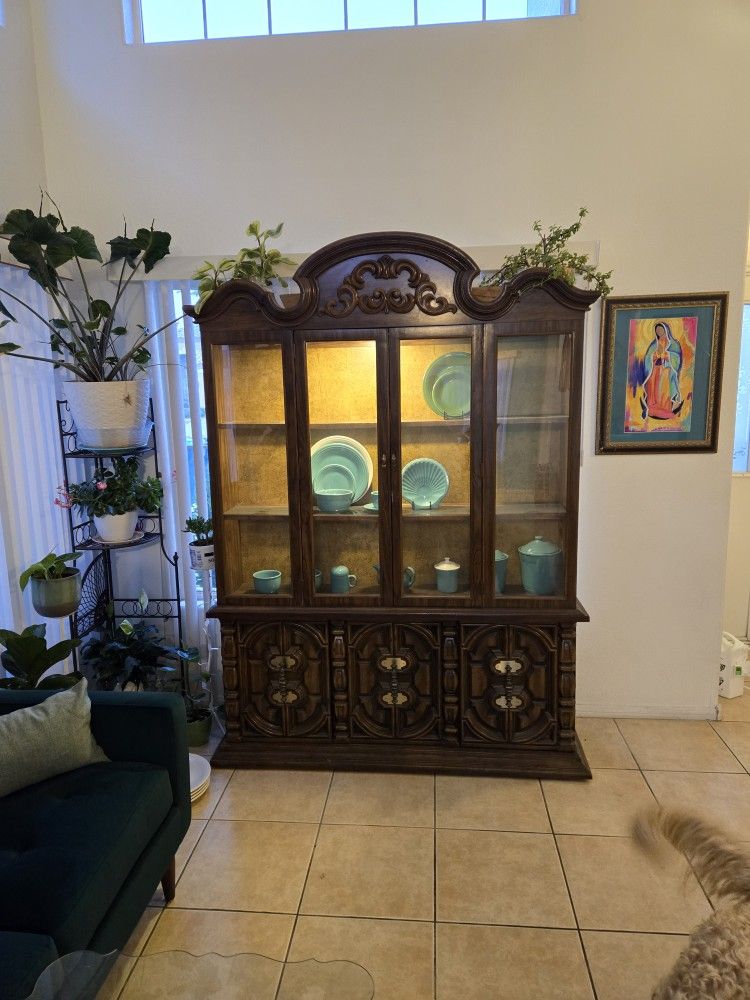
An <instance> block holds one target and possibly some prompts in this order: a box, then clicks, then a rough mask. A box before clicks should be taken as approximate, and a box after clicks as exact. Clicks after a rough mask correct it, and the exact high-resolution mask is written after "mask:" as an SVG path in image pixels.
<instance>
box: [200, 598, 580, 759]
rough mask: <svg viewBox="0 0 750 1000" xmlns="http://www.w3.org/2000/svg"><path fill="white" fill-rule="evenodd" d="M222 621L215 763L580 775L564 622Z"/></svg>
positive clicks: (571, 645)
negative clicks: (222, 724) (222, 712)
mask: <svg viewBox="0 0 750 1000" xmlns="http://www.w3.org/2000/svg"><path fill="white" fill-rule="evenodd" d="M221 617H222V651H223V663H224V688H225V698H226V713H227V735H226V737H225V738H224V740H223V741H222V743H221V744H220V746H219V748H218V749H217V751H216V753H215V754H214V757H213V764H214V766H218V767H239V768H294V769H301V768H307V769H338V770H342V769H344V770H369V771H417V772H419V771H430V772H433V771H437V772H440V773H444V774H470V775H500V776H507V777H546V778H589V777H591V771H590V769H589V766H588V763H587V761H586V758H585V755H584V753H583V751H582V749H581V745H580V742H579V740H578V739H577V737H576V733H575V625H574V624H570V623H568V622H565V623H560V622H551V623H549V624H538V623H534V624H529V623H518V624H516V623H508V622H502V623H499V624H498V623H493V622H483V623H472V622H471V621H468V620H467V621H419V622H415V621H405V620H398V619H393V620H387V619H383V618H379V619H378V620H377V621H335V620H331V619H328V618H323V617H321V618H320V619H319V620H305V621H290V620H288V619H285V620H283V621H280V620H262V619H261V620H258V619H257V618H256V619H253V620H250V621H246V620H235V621H231V620H229V618H228V616H225V615H222V616H221Z"/></svg>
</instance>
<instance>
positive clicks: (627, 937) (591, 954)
mask: <svg viewBox="0 0 750 1000" xmlns="http://www.w3.org/2000/svg"><path fill="white" fill-rule="evenodd" d="M582 937H583V946H584V948H585V950H586V957H587V958H588V960H589V968H590V969H591V975H592V976H593V979H594V986H595V987H596V995H597V997H598V998H599V1000H650V997H651V994H652V993H653V990H654V987H655V986H656V984H657V983H658V982H659V980H660V979H661V978H662V976H664V975H666V973H667V972H669V970H670V969H671V968H672V965H673V964H674V962H675V959H676V958H677V956H678V955H679V954H680V952H681V951H682V949H683V948H684V947H685V945H686V944H687V942H688V937H687V935H684V936H683V935H680V934H618V933H617V932H616V931H583V934H582Z"/></svg>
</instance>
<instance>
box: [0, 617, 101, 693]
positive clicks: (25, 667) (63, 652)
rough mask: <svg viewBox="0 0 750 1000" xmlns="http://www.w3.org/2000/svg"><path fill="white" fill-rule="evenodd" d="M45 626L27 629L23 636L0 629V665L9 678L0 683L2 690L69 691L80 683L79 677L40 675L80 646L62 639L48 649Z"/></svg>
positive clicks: (74, 640) (22, 633)
mask: <svg viewBox="0 0 750 1000" xmlns="http://www.w3.org/2000/svg"><path fill="white" fill-rule="evenodd" d="M46 637H47V626H46V625H29V627H28V628H25V629H24V630H23V632H12V631H11V630H10V629H6V628H1V629H0V646H4V647H5V652H4V653H2V654H0V663H1V664H2V666H3V668H4V669H5V671H6V673H8V674H10V677H6V678H3V679H2V680H0V687H3V688H35V687H39V688H60V687H71V686H72V685H73V684H77V683H78V681H79V680H80V679H81V675H80V674H75V673H72V674H50V675H49V676H48V677H45V678H44V679H43V680H42V674H44V673H46V672H47V671H48V670H49V669H50V667H54V665H55V664H56V663H60V662H61V661H62V660H64V659H66V657H68V656H69V655H70V653H71V652H72V650H74V649H75V647H76V646H77V645H78V644H79V641H78V639H63V640H62V641H61V642H56V643H55V645H54V646H49V647H48V646H47V638H46Z"/></svg>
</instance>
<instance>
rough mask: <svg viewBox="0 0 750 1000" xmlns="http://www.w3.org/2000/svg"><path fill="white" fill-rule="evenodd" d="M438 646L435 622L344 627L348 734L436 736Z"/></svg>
mask: <svg viewBox="0 0 750 1000" xmlns="http://www.w3.org/2000/svg"><path fill="white" fill-rule="evenodd" d="M439 648H440V629H439V626H437V625H400V624H395V623H383V624H369V625H359V624H352V625H349V626H347V657H348V667H349V669H348V674H349V686H350V690H349V699H350V706H351V709H350V720H351V721H350V731H351V735H352V737H353V738H356V737H363V738H378V739H382V738H383V737H386V738H392V739H403V740H408V739H413V740H417V739H419V740H424V739H429V740H436V739H437V738H438V720H439V708H438V706H439V703H440V702H439V681H438V658H439Z"/></svg>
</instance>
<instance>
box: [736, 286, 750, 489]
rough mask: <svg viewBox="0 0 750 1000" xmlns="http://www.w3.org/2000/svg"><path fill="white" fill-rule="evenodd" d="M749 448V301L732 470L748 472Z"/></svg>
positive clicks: (743, 325)
mask: <svg viewBox="0 0 750 1000" xmlns="http://www.w3.org/2000/svg"><path fill="white" fill-rule="evenodd" d="M748 450H750V303H748V304H747V305H745V309H744V312H743V314H742V346H741V348H740V378H739V382H738V385H737V419H736V423H735V425H734V456H733V461H732V472H748V471H750V470H749V469H748Z"/></svg>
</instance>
